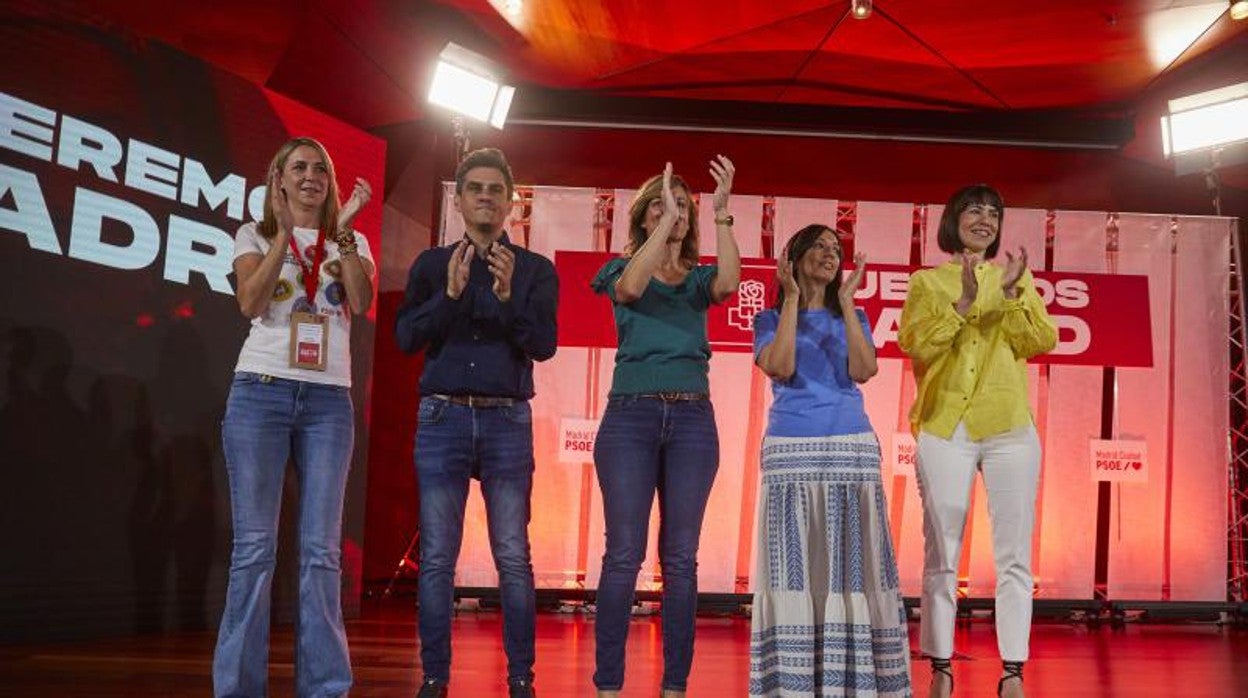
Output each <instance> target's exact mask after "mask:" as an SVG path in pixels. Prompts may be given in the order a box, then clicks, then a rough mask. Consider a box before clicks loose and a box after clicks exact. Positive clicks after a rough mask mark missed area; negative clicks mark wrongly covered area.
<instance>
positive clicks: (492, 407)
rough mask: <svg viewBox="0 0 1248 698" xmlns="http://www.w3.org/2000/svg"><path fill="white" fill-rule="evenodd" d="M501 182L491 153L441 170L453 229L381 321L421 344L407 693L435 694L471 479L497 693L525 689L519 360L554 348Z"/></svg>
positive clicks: (543, 290)
mask: <svg viewBox="0 0 1248 698" xmlns="http://www.w3.org/2000/svg"><path fill="white" fill-rule="evenodd" d="M513 191H514V183H513V181H512V177H511V168H510V167H509V166H508V164H507V160H506V158H505V157H504V156H503V153H502V152H501V151H499V150H497V149H494V148H483V149H480V150H475V151H473V152H471V153H469V154H468V155H467V156H466V157H465V158H464V160H463V162H462V163H460V165H459V168H458V169H457V170H456V172H455V207H456V209H458V210H459V212H460V214H461V215H462V216H463V217H464V224H465V227H466V228H467V235H466V236H465V237H464V239H463V240H460V241H459V242H457V243H455V244H452V245H447V246H445V247H435V248H432V249H429V250H426V251H425V252H424V253H422V254H421V255H420V256H419V257H418V258H417V259H416V262H415V263H414V264H412V268H411V271H410V272H409V274H408V279H407V295H406V297H405V299H404V302H403V306H402V307H401V308H400V309H399V315H398V320H397V321H396V323H395V332H394V334H395V337H396V338H397V339H398V342H399V347H400V348H401V349H403V351H406V352H417V351H420V350H422V349H423V350H424V351H425V367H424V372H423V373H422V375H421V378H420V394H421V396H422V397H421V401H420V413H419V417H418V423H417V427H416V478H417V483H418V485H419V489H420V641H421V650H420V657H421V664H422V665H423V667H424V680H423V682H422V685H421V690H420V693H419V694H418V696H419V698H440V697H442V696H446V695H447V684H448V683H449V681H450V668H451V611H452V606H453V603H454V576H455V563H456V560H457V559H458V557H459V548H460V542H461V540H462V539H463V531H464V504H465V502H466V501H467V498H468V481H469V479H470V478H474V477H475V478H477V479H479V480H480V481H481V493H482V495H483V497H484V499H485V510H486V517H487V521H488V525H489V534H490V550H491V552H492V553H493V555H494V564H495V566H496V567H497V568H498V578H499V591H500V595H501V598H502V608H503V647H504V649H505V651H506V653H507V683H508V690H509V696H510V697H511V698H528V697H530V696H533V695H534V692H533V659H534V649H533V645H534V613H535V606H536V601H535V596H534V591H533V566H532V564H531V562H530V557H529V535H528V525H529V513H530V512H529V504H530V502H529V499H530V494H531V493H532V489H533V424H532V413H531V412H530V410H529V402H528V401H529V398H531V397H533V362H534V361H545V360H546V359H549V358H550V357H551V356H554V354H555V342H556V336H555V306H556V301H557V298H558V293H559V282H558V278H557V277H556V276H555V267H554V265H553V264H551V262H550V260H549V259H546V258H545V257H543V256H542V255H539V254H536V253H533V252H529V251H528V250H526V249H524V248H522V247H517V246H515V245H513V244H512V243H511V240H510V239H508V237H507V234H506V233H505V232H504V226H505V224H506V222H507V216H508V215H509V214H510V213H511V202H512V194H513Z"/></svg>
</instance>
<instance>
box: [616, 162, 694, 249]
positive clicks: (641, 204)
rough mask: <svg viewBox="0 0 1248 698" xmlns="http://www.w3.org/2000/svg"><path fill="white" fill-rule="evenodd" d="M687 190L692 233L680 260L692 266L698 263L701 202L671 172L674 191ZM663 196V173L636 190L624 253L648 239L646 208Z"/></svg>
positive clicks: (683, 181) (629, 211)
mask: <svg viewBox="0 0 1248 698" xmlns="http://www.w3.org/2000/svg"><path fill="white" fill-rule="evenodd" d="M677 188H680V189H684V190H685V194H686V195H688V197H689V232H688V233H687V234H686V235H685V239H684V240H682V241H681V243H680V261H681V262H682V263H684V265H685V266H687V267H689V268H690V269H692V268H693V267H695V266H697V265H698V204H697V202H696V201H694V198H693V190H692V189H690V188H689V185H688V184H686V183H685V180H684V179H683V178H682V177H681V176H680V175H676V174H673V175H672V190H673V191H674V190H676V189H677ZM662 198H663V175H661V174H658V175H655V176H653V177H651V178H650V179H647V180H646V181H645V182H644V183H643V184H642V185H641V187H640V188H639V189H638V190H637V196H636V197H634V198H633V205H632V206H629V207H628V244H627V245H625V246H624V255H625V256H631V255H632V254H633V253H634V252H636V251H637V250H638V248H640V247H641V246H642V245H643V244H644V243H645V242H646V238H647V237H649V234H648V233H647V232H646V229H645V228H643V227H642V225H641V224H642V223H644V222H645V220H646V209H648V208H650V202H652V201H654V200H655V199H662Z"/></svg>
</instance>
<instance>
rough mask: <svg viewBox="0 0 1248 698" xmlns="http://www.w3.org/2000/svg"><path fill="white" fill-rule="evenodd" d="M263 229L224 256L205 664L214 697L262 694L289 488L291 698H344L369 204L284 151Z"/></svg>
mask: <svg viewBox="0 0 1248 698" xmlns="http://www.w3.org/2000/svg"><path fill="white" fill-rule="evenodd" d="M268 178H269V181H268V190H267V192H266V198H265V204H264V219H263V220H262V221H260V222H258V223H248V224H246V225H244V226H242V227H241V228H240V229H239V231H238V234H237V236H236V238H235V243H234V272H235V274H236V276H237V279H238V289H237V296H238V305H239V308H240V309H241V310H242V312H243V315H245V316H247V317H248V318H251V330H250V332H249V333H248V336H247V340H246V341H245V342H244V343H243V348H242V351H241V352H240V353H239V357H238V364H237V367H236V369H235V375H234V382H233V385H232V386H231V388H230V396H229V401H228V402H227V404H226V410H225V419H224V421H223V422H222V443H223V446H224V451H225V462H226V469H227V471H228V472H229V480H230V504H231V510H232V513H233V524H234V546H233V553H232V555H231V558H230V583H229V591H228V593H227V595H226V604H225V611H224V613H223V614H222V617H221V626H220V629H219V630H218V635H217V647H216V653H215V656H214V658H213V689H214V693H215V694H216V695H217V696H244V695H246V696H258V695H265V694H266V693H267V686H266V683H267V677H268V655H269V606H270V591H271V585H272V581H273V568H274V560H275V557H276V550H277V521H278V514H279V511H280V508H281V499H282V480H283V477H284V475H285V472H286V462H287V460H288V459H289V460H291V461H292V462H293V463H294V466H295V472H296V474H297V475H298V487H299V514H298V516H299V621H298V624H297V626H296V627H297V628H298V631H297V637H296V645H297V646H296V652H295V667H296V677H295V680H296V693H297V694H298V695H301V696H313V695H315V696H339V695H346V693H347V691H348V689H349V688H350V686H351V663H350V657H349V655H348V653H347V638H346V632H345V631H344V629H343V623H342V606H341V602H340V598H339V590H340V587H341V581H340V578H341V567H340V559H341V534H342V507H343V498H344V492H345V490H346V482H347V471H348V469H349V466H350V462H351V450H352V445H353V438H354V432H355V427H354V418H353V414H354V411H353V407H352V405H351V396H350V393H349V392H348V391H349V389H350V385H351V351H350V344H349V340H350V328H351V317H352V316H353V315H355V314H359V313H364V312H367V311H368V308H369V305H370V303H371V302H372V298H373V282H372V279H373V276H374V272H375V266H374V264H373V261H372V256H371V254H370V252H369V248H368V242H367V241H366V240H365V238H364V237H363V236H362V235H360V234H359V233H356V232H354V231H353V230H352V229H351V222H352V221H353V220H354V219H355V216H356V214H358V213H359V212H360V209H361V208H363V207H364V205H365V204H367V203H368V200H369V198H370V197H371V190H370V189H369V185H368V183H367V182H365V181H364V180H362V179H357V180H356V183H355V187H354V189H353V190H352V192H351V197H350V198H349V199H348V200H347V202H346V203H345V204H341V205H340V204H339V201H338V184H337V181H336V180H335V177H334V165H333V161H332V160H330V157H329V153H327V152H326V151H325V148H324V146H322V145H321V144H320V143H318V142H317V141H315V140H312V139H311V138H294V139H291V140H290V141H287V142H286V144H284V145H283V146H282V147H281V148H280V149H279V150H278V151H277V154H276V155H274V157H273V162H272V164H271V165H270V167H269V173H268Z"/></svg>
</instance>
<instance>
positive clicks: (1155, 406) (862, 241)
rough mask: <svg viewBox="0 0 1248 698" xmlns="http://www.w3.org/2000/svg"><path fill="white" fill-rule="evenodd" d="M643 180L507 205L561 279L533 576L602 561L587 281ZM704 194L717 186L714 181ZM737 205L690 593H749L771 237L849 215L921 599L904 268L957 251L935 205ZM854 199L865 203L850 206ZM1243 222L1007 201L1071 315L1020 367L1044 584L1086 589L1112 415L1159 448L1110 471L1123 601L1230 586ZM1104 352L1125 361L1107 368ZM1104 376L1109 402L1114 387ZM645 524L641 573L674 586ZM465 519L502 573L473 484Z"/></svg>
mask: <svg viewBox="0 0 1248 698" xmlns="http://www.w3.org/2000/svg"><path fill="white" fill-rule="evenodd" d="M706 184H707V185H709V184H711V183H710V182H709V180H708V181H707V182H706ZM632 196H633V192H632V191H631V190H626V189H617V190H614V191H612V190H594V189H583V188H572V187H545V186H535V187H532V188H531V189H530V190H529V191H528V192H526V199H525V202H524V204H525V205H524V206H517V207H516V209H515V211H516V220H514V221H513V222H512V226H513V227H512V230H511V237H512V239H513V240H516V241H519V242H521V243H522V244H526V245H527V246H528V247H529V248H530V249H532V250H534V251H537V252H540V253H542V254H545V255H547V256H549V257H550V258H551V259H554V260H556V263H557V265H558V270H559V275H560V293H561V306H560V309H559V311H560V316H559V318H560V327H559V331H560V347H559V351H558V353H557V354H556V355H555V357H554V358H553V359H551V360H550V361H547V362H543V363H541V364H539V365H538V366H537V368H536V370H535V372H534V378H535V382H536V388H537V396H536V397H535V398H534V400H533V425H534V448H535V451H536V457H537V474H536V476H535V479H534V485H533V502H534V509H533V510H534V512H535V514H534V517H533V521H532V523H531V525H530V532H531V535H532V538H533V558H534V570H535V573H536V575H537V580H538V585H539V586H540V587H546V588H573V589H593V588H595V587H596V586H597V583H598V576H599V574H600V571H601V557H602V551H603V528H602V506H601V499H600V497H601V495H600V491H599V488H598V486H597V483H596V482H595V481H594V470H593V463H592V462H591V457H590V456H588V453H589V452H590V449H592V445H591V443H590V442H591V440H592V438H593V436H594V429H595V424H596V420H597V419H598V418H599V417H601V414H602V410H603V408H604V407H605V405H606V395H607V393H608V391H609V390H610V386H611V374H612V369H613V364H614V355H615V330H614V327H613V325H612V321H611V309H610V302H609V301H608V300H607V299H606V298H604V297H602V296H595V295H593V293H592V292H591V291H590V289H589V285H588V281H589V279H590V278H592V276H593V274H594V273H595V272H596V271H597V269H598V267H599V266H601V264H602V263H603V262H604V261H605V260H606V259H607V258H609V256H610V255H611V254H618V253H619V252H620V248H621V247H622V246H623V244H624V241H626V240H627V238H628V235H627V215H626V213H625V212H626V211H627V210H628V206H629V204H630V203H631V201H632ZM701 196H702V197H703V198H702V200H703V201H706V200H708V199H707V198H705V197H707V196H709V195H708V194H706V193H703V194H702V195H701ZM1006 196H1007V197H1008V196H1009V192H1006ZM730 209H731V210H730V212H731V213H732V214H733V215H734V217H735V218H736V221H737V225H736V230H735V235H736V239H737V243H738V245H739V246H740V248H741V252H742V255H743V256H744V257H745V258H746V261H745V267H744V270H743V284H742V288H741V292H740V293H738V294H737V296H735V297H733V298H731V299H729V300H728V301H727V302H726V303H725V304H724V305H722V306H719V307H717V308H715V309H714V310H713V311H712V312H711V313H710V314H709V319H708V322H709V323H710V335H711V338H712V340H713V342H714V345H715V346H714V353H713V355H712V357H711V364H710V383H711V397H712V400H713V401H714V403H715V417H716V421H717V423H718V426H719V439H720V467H719V473H718V475H717V478H716V482H715V487H714V489H713V490H712V492H711V499H710V502H709V504H708V506H707V513H706V519H705V524H704V529H703V535H702V543H701V547H700V551H699V589H700V590H701V591H704V592H737V593H744V592H748V591H749V589H750V574H751V570H752V563H753V556H754V552H755V551H754V550H753V535H752V531H753V526H754V507H755V498H756V485H757V479H758V453H759V444H760V441H761V439H762V435H763V433H764V431H765V429H766V422H767V410H768V408H769V406H770V403H771V387H770V385H769V382H768V380H767V379H766V377H765V376H764V375H763V374H762V373H761V372H760V371H758V370H757V369H756V368H755V367H754V365H753V357H752V355H751V354H750V353H748V350H749V347H750V345H751V344H752V341H751V340H752V337H751V334H750V330H749V327H750V323H749V319H750V317H751V315H752V314H753V313H754V312H756V311H757V310H758V309H759V308H760V307H764V306H765V305H766V304H767V302H768V299H769V298H770V293H771V291H770V290H769V288H770V286H771V284H772V283H773V278H774V275H775V267H774V262H772V261H771V260H769V259H766V256H765V251H766V250H778V249H783V246H784V243H785V242H786V241H787V239H788V237H789V236H790V235H791V234H792V232H793V231H795V230H797V229H799V228H801V227H802V226H804V225H806V224H809V223H813V222H822V223H824V224H825V225H834V224H835V223H836V222H837V221H838V220H840V221H841V222H842V225H841V226H839V227H840V228H841V229H842V230H845V231H846V232H847V235H846V237H844V238H843V242H844V243H845V244H846V247H847V249H850V250H853V251H861V252H865V253H866V255H867V260H868V261H867V265H868V266H867V271H868V272H870V274H869V275H868V277H867V282H868V283H867V285H866V287H865V288H864V289H863V291H862V293H861V294H860V298H859V301H858V302H859V305H860V306H861V307H863V308H865V309H866V311H867V313H868V315H869V316H870V319H871V321H872V326H873V331H874V334H875V340H876V344H877V346H879V347H880V354H881V356H882V357H883V358H881V360H880V372H879V374H878V375H876V376H875V377H874V378H873V379H872V380H871V381H869V382H868V383H866V384H865V385H863V386H862V390H863V394H864V396H865V398H866V408H867V413H868V416H869V417H870V419H871V423H872V425H873V426H874V428H875V431H876V434H877V436H878V437H879V440H880V447H881V453H882V456H883V464H882V466H883V476H884V483H885V486H886V489H887V492H888V500H889V501H888V504H889V516H890V528H891V530H892V532H893V535H894V537H895V542H896V547H897V553H898V555H897V557H898V566H899V569H900V573H901V579H902V587H903V590H904V592H905V593H906V594H907V595H911V596H917V595H918V592H919V585H920V576H921V570H922V545H923V543H922V509H921V505H920V503H919V497H918V491H917V488H916V486H915V483H914V476H913V467H912V464H911V463H907V462H906V460H905V455H906V453H907V445H908V442H909V440H910V439H911V437H910V435H909V423H908V419H907V412H908V411H909V409H910V405H911V403H912V402H913V399H914V389H915V386H914V377H913V375H912V372H911V370H910V365H909V361H907V360H906V359H904V358H902V357H901V355H900V354H899V353H898V352H897V351H896V345H895V343H894V342H893V338H894V336H895V332H896V322H897V319H898V313H899V312H900V306H901V303H902V301H903V299H904V295H905V288H906V285H907V282H908V278H909V275H910V273H911V272H912V271H913V269H914V266H913V265H914V264H915V263H916V262H917V263H918V264H921V265H923V266H933V265H937V264H943V263H945V262H946V261H947V259H948V256H947V255H945V254H944V253H942V252H941V251H940V250H939V249H938V246H937V244H936V228H937V223H938V222H939V220H940V215H941V212H942V207H941V206H940V205H936V204H926V205H923V204H914V203H905V202H898V203H890V202H870V201H857V202H852V203H850V204H843V203H842V202H838V201H836V200H835V199H803V198H793V197H778V196H777V197H763V196H756V195H752V194H750V193H748V192H747V193H742V194H734V195H733V197H732V200H731V204H730ZM443 211H444V212H445V213H446V215H445V217H444V220H443V240H454V239H458V238H459V237H460V236H461V235H462V221H461V220H460V219H459V218H458V216H457V215H456V214H455V213H454V209H453V208H452V207H451V206H450V190H449V187H448V189H447V191H446V192H444V207H443ZM847 212H848V213H852V217H844V218H843V217H842V214H846V213H847ZM711 218H712V217H711V216H705V215H704V216H701V217H700V222H701V229H700V230H699V236H700V237H699V241H700V248H701V250H702V252H703V254H704V255H707V257H706V259H707V260H708V261H710V260H713V259H714V254H715V249H714V247H715V245H714V242H715V237H714V235H715V233H714V224H713V222H712V220H711ZM847 221H852V223H851V224H849V225H845V223H846V222H847ZM916 226H917V227H918V233H919V236H918V238H919V239H918V241H917V259H912V250H915V245H913V244H912V242H914V236H915V230H916ZM846 229H848V230H846ZM1232 230H1233V221H1232V220H1230V219H1225V218H1209V217H1201V216H1164V215H1146V214H1126V213H1122V214H1119V213H1110V212H1095V211H1061V210H1058V211H1044V210H1033V209H1019V208H1009V209H1007V211H1006V215H1005V218H1004V224H1003V231H1002V239H1003V241H1004V244H1008V245H1009V246H1010V247H1016V246H1018V245H1022V246H1024V247H1026V248H1027V250H1028V252H1029V259H1030V261H1031V266H1032V272H1033V274H1034V275H1035V277H1036V285H1037V288H1038V289H1039V290H1040V292H1041V294H1042V296H1043V297H1044V298H1045V299H1046V301H1048V309H1049V312H1050V313H1051V314H1052V315H1053V317H1054V318H1055V321H1056V322H1057V323H1058V325H1059V326H1060V328H1061V331H1060V341H1061V347H1060V348H1059V349H1058V351H1057V352H1055V353H1053V354H1051V355H1049V356H1046V357H1040V358H1038V360H1036V361H1033V362H1031V363H1029V365H1028V375H1029V380H1030V395H1031V402H1032V411H1033V414H1034V415H1035V417H1036V424H1037V428H1038V429H1039V431H1040V436H1041V440H1042V443H1043V445H1044V467H1043V470H1042V475H1041V485H1040V494H1039V498H1038V500H1039V501H1038V520H1037V533H1038V535H1037V537H1036V540H1035V544H1034V550H1033V559H1034V567H1035V572H1036V582H1037V595H1038V596H1039V597H1041V598H1052V599H1090V598H1092V595H1093V589H1092V587H1093V578H1094V572H1095V565H1096V555H1095V551H1096V528H1097V490H1098V486H1099V485H1098V483H1097V481H1096V480H1095V479H1094V473H1095V471H1094V469H1093V467H1092V457H1091V455H1090V454H1091V452H1092V449H1093V447H1094V445H1095V442H1096V441H1097V440H1099V439H1101V438H1102V425H1103V424H1108V425H1109V426H1110V432H1111V433H1110V434H1109V436H1110V439H1111V440H1117V441H1121V442H1124V443H1123V445H1122V446H1121V447H1118V446H1114V447H1112V448H1111V450H1113V451H1115V452H1117V451H1123V452H1125V451H1127V450H1131V449H1135V448H1138V447H1140V446H1142V447H1143V449H1142V450H1146V452H1147V463H1143V462H1141V467H1140V468H1139V470H1134V469H1133V472H1132V474H1131V475H1132V479H1131V480H1129V481H1128V480H1121V481H1117V482H1114V483H1112V484H1111V485H1110V487H1111V488H1112V489H1113V497H1112V506H1111V509H1110V511H1109V513H1108V516H1109V525H1110V549H1109V552H1108V559H1107V563H1108V570H1109V571H1108V591H1109V595H1110V598H1115V599H1154V600H1161V599H1170V600H1176V601H1178V600H1222V599H1224V598H1225V594H1226V576H1225V573H1226V517H1225V509H1226V487H1227V480H1226V464H1227V452H1226V444H1227V438H1226V436H1227V427H1228V424H1227V408H1226V404H1227V402H1226V401H1227V376H1228V371H1229V369H1230V367H1229V365H1228V361H1227V351H1226V347H1227V307H1228V305H1227V303H1228V297H1227V289H1228V260H1229V241H1230V234H1231V231H1232ZM768 238H770V239H768ZM1104 366H1113V367H1114V370H1113V371H1112V372H1111V373H1109V374H1107V373H1106V371H1105V369H1104V368H1103V367H1104ZM1107 376H1108V378H1107ZM1107 379H1108V380H1110V381H1111V383H1112V384H1111V386H1110V388H1111V391H1110V392H1111V393H1112V395H1113V396H1114V400H1113V402H1112V403H1105V402H1104V401H1103V397H1104V395H1105V392H1106V391H1105V381H1106V380H1107ZM1106 415H1108V420H1106V419H1105V417H1106ZM972 496H973V503H972V510H971V512H970V515H969V517H968V521H967V531H966V541H967V554H966V556H965V557H964V562H963V565H962V569H961V570H960V577H961V579H962V581H963V583H964V585H965V589H966V593H967V594H968V595H970V596H972V597H979V598H991V597H992V595H993V588H994V585H995V582H994V579H993V564H992V551H991V544H990V540H991V538H990V535H989V531H990V526H989V520H988V512H987V506H986V503H985V498H984V493H983V491H982V485H977V489H976V491H975V493H974V494H973V495H972ZM656 516H657V513H656ZM653 524H654V521H653V520H652V529H651V538H650V544H651V551H650V554H649V556H648V558H647V562H646V563H645V565H644V566H643V568H642V571H641V575H640V576H639V578H638V582H637V583H638V588H640V589H653V588H656V587H657V586H658V584H660V582H661V570H660V569H659V568H658V566H657V564H656V562H655V556H654V551H653V546H654V541H655V539H656V537H657V536H656V535H655V531H654V529H653ZM466 529H467V534H466V537H465V541H464V546H463V551H462V552H461V557H460V566H459V570H458V572H457V577H456V583H457V584H459V585H461V586H470V587H471V586H492V585H494V584H497V578H496V576H495V575H494V571H493V562H492V560H491V558H490V555H489V547H488V544H487V542H486V534H485V530H486V529H485V520H484V512H483V511H482V506H481V503H480V498H479V497H478V496H474V497H471V498H470V499H469V506H468V512H467V517H466Z"/></svg>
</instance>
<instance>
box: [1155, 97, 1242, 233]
mask: <svg viewBox="0 0 1248 698" xmlns="http://www.w3.org/2000/svg"><path fill="white" fill-rule="evenodd" d="M1168 109H1169V113H1168V114H1167V115H1166V116H1163V117H1161V139H1162V141H1161V148H1162V152H1163V153H1164V154H1165V156H1166V158H1167V159H1170V160H1173V161H1174V172H1175V174H1180V175H1184V174H1191V173H1193V172H1203V173H1204V175H1205V185H1206V187H1207V188H1208V190H1209V195H1210V197H1211V198H1212V201H1213V210H1214V213H1215V214H1217V215H1222V185H1221V183H1220V181H1219V179H1218V168H1220V167H1225V166H1227V165H1238V164H1241V163H1244V162H1248V82H1241V83H1239V84H1236V85H1230V86H1228V87H1222V88H1219V89H1216V90H1209V91H1208V92H1201V93H1198V94H1194V95H1190V96H1187V97H1182V98H1180V99H1172V100H1170V103H1169V105H1168Z"/></svg>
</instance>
